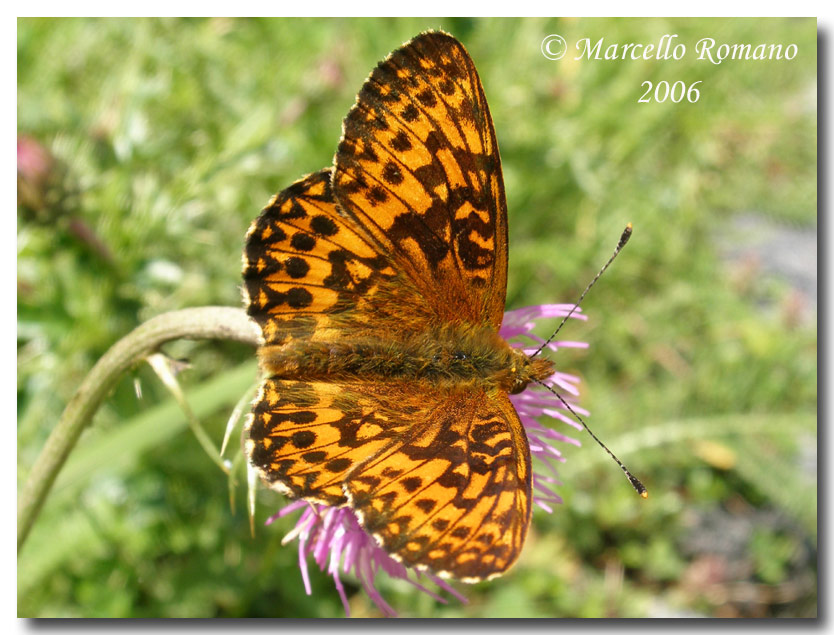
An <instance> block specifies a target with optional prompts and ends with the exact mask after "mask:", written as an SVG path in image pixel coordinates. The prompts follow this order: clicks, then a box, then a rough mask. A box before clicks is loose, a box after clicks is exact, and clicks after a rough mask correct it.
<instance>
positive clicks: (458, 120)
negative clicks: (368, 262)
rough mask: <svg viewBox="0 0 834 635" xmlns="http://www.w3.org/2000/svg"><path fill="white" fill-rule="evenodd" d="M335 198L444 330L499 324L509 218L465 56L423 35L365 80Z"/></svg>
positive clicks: (488, 125) (343, 146)
mask: <svg viewBox="0 0 834 635" xmlns="http://www.w3.org/2000/svg"><path fill="white" fill-rule="evenodd" d="M335 166H336V171H335V173H334V190H335V195H336V199H337V200H338V201H339V204H340V205H341V206H342V207H343V208H344V209H345V211H346V212H347V213H348V214H350V215H352V216H353V217H354V218H355V219H356V220H357V222H358V223H359V224H361V225H362V226H363V227H365V228H366V229H367V230H368V231H369V232H370V234H371V235H372V236H373V238H374V239H376V241H377V242H378V243H379V244H380V245H381V246H382V248H383V249H384V250H385V251H387V252H388V253H390V254H391V255H392V257H393V258H394V259H395V260H397V262H398V263H399V264H400V266H401V268H402V269H403V271H405V272H406V273H407V274H408V276H409V277H410V278H411V279H412V280H413V281H414V283H415V285H416V286H417V287H418V288H419V289H420V291H421V292H422V293H423V295H425V296H426V297H427V298H430V300H431V303H432V305H433V306H434V308H435V309H436V311H437V313H438V315H439V316H440V317H441V318H443V319H446V320H460V319H464V320H467V321H469V322H472V323H482V322H487V323H489V324H492V325H494V326H495V327H496V328H497V327H498V326H500V324H501V319H502V316H503V312H504V301H505V296H506V287H507V212H506V202H505V198H504V186H503V181H502V175H501V163H500V159H499V156H498V144H497V142H496V140H495V132H494V130H493V127H492V120H491V118H490V115H489V109H488V107H487V104H486V99H485V98H484V95H483V90H482V88H481V82H480V80H479V78H478V74H477V72H476V70H475V66H474V64H473V63H472V60H471V59H470V58H469V55H468V54H467V53H466V50H465V49H464V48H463V46H462V45H461V44H460V42H458V41H457V40H455V39H454V38H452V37H451V36H449V35H446V34H444V33H426V34H423V35H421V36H418V37H417V38H415V39H414V40H412V41H411V42H410V43H409V44H407V45H405V46H404V47H402V48H401V49H399V50H397V51H394V52H393V53H392V54H391V55H390V56H389V57H388V58H387V59H386V60H385V61H383V62H382V63H380V65H379V66H378V67H377V68H376V69H375V70H374V71H373V72H372V73H371V76H370V77H369V78H368V80H367V81H366V82H365V85H364V86H363V88H362V90H361V92H360V93H359V95H358V97H357V102H356V105H355V106H354V107H353V109H352V110H351V111H350V113H349V114H348V116H347V118H346V119H345V122H344V132H343V136H342V141H341V143H340V144H339V149H338V151H337V153H336V159H335Z"/></svg>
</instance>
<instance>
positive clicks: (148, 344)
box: [17, 307, 260, 552]
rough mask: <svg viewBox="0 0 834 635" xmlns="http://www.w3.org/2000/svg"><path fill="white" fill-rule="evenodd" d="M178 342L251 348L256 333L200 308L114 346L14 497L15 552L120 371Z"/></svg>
mask: <svg viewBox="0 0 834 635" xmlns="http://www.w3.org/2000/svg"><path fill="white" fill-rule="evenodd" d="M181 338H185V339H224V340H234V341H238V342H243V343H245V344H251V345H252V346H257V345H258V343H259V341H260V332H259V330H258V328H257V326H256V325H255V324H254V323H253V322H251V321H250V320H249V318H248V317H247V316H246V313H245V312H244V311H243V310H242V309H233V308H230V307H200V308H195V309H183V310H182V311H172V312H170V313H164V314H162V315H158V316H156V317H155V318H152V319H150V320H148V321H147V322H145V323H144V324H142V325H140V326H139V327H137V328H136V329H134V330H133V331H132V332H131V333H130V334H128V335H126V336H125V337H123V338H122V339H121V340H119V341H118V342H116V343H115V344H114V345H113V346H112V347H111V348H110V350H108V351H107V352H106V353H105V354H104V356H103V357H102V358H101V359H100V360H99V361H98V362H97V363H96V365H95V366H93V369H92V370H91V371H90V373H89V374H88V375H87V377H86V378H85V379H84V381H83V382H82V384H81V386H80V387H79V388H78V391H77V392H76V393H75V395H74V396H73V398H72V399H71V400H70V402H69V403H68V404H67V407H66V408H65V409H64V412H63V413H62V414H61V418H60V419H59V420H58V425H57V426H55V429H54V430H53V431H52V434H50V435H49V438H48V439H47V440H46V444H45V445H44V447H43V450H41V453H40V455H39V456H38V458H37V460H36V461H35V464H34V466H33V467H32V471H31V472H30V474H29V478H28V479H27V481H26V483H25V485H24V486H23V489H22V490H21V492H20V494H19V496H18V499H17V550H18V552H19V551H20V549H21V547H22V546H23V544H24V542H25V541H26V537H27V536H28V535H29V531H30V530H31V529H32V525H34V523H35V519H37V517H38V514H39V513H40V510H41V508H42V507H43V503H44V501H45V500H46V497H47V495H48V494H49V491H50V489H51V488H52V485H53V483H54V482H55V478H56V477H57V476H58V472H60V471H61V468H62V467H63V465H64V462H65V461H66V460H67V457H68V456H69V454H70V452H71V451H72V449H73V447H74V446H75V443H76V441H78V437H79V436H80V435H81V432H82V431H83V430H84V428H85V427H86V426H87V424H88V423H89V422H90V421H91V420H92V418H93V415H94V414H95V412H96V411H97V410H98V408H99V406H100V405H101V403H102V401H104V398H105V397H106V396H107V395H108V393H109V392H110V390H111V389H112V388H113V386H114V385H115V384H116V381H117V380H118V379H119V377H120V376H121V375H122V373H124V372H125V371H126V370H128V369H129V368H130V367H132V366H133V365H134V364H136V363H137V362H141V361H142V360H143V359H144V358H145V357H147V356H148V355H150V354H151V353H154V352H155V351H156V350H157V349H158V348H159V347H160V346H161V345H162V344H164V343H165V342H168V341H170V340H175V339H181Z"/></svg>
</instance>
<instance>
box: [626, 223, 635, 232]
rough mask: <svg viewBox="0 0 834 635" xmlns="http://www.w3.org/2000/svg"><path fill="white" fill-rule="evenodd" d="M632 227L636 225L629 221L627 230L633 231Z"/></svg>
mask: <svg viewBox="0 0 834 635" xmlns="http://www.w3.org/2000/svg"><path fill="white" fill-rule="evenodd" d="M632 229H634V225H632V224H631V223H628V224H627V225H626V230H627V231H631V230H632Z"/></svg>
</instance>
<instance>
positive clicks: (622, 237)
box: [530, 223, 631, 447]
mask: <svg viewBox="0 0 834 635" xmlns="http://www.w3.org/2000/svg"><path fill="white" fill-rule="evenodd" d="M629 238H631V223H629V224H628V225H626V228H625V229H624V230H623V233H622V235H620V242H618V243H617V247H616V248H615V249H614V253H613V254H611V257H610V258H609V259H608V262H606V263H605V264H604V265H603V266H602V269H600V270H599V273H598V274H597V275H595V276H594V279H593V280H591V282H590V284H588V286H587V287H585V290H584V291H583V292H582V295H580V296H579V300H577V301H576V304H574V305H573V308H572V309H571V310H570V312H569V313H568V314H567V315H566V316H565V317H564V318H562V322H561V323H560V324H559V326H558V327H557V328H556V330H555V331H553V335H551V336H550V337H548V338H547V341H545V343H544V344H542V345H541V346H539V347H538V348H537V349H536V352H535V353H533V354H532V355H530V357H531V358H533V357H535V356H536V355H538V354H539V353H541V352H542V351H543V350H544V349H545V348H546V347H547V345H548V344H550V342H552V341H553V338H554V337H556V335H558V333H559V331H561V330H562V327H563V326H564V325H565V322H567V321H568V319H569V318H570V316H571V315H573V312H574V311H576V309H578V308H579V305H580V304H582V300H584V299H585V295H586V294H587V293H588V291H590V290H591V287H593V286H594V284H596V281H597V280H599V279H600V276H602V274H603V273H605V270H606V269H608V265H610V264H611V263H612V262H614V258H616V257H617V254H619V253H620V251H621V250H622V248H623V247H625V244H626V243H627V242H628V239H629ZM588 432H590V430H588ZM591 436H593V435H591ZM603 447H605V446H603Z"/></svg>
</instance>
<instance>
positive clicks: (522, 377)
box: [507, 349, 556, 395]
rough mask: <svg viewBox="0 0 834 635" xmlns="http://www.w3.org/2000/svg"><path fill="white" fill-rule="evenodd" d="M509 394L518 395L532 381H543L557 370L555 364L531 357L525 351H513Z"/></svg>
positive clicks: (547, 360) (541, 358) (542, 358)
mask: <svg viewBox="0 0 834 635" xmlns="http://www.w3.org/2000/svg"><path fill="white" fill-rule="evenodd" d="M512 353H513V359H512V363H511V364H510V369H509V370H510V376H509V382H508V383H509V386H508V388H507V392H509V393H510V394H511V395H516V394H518V393H520V392H522V391H523V390H524V389H525V388H527V384H529V383H530V382H531V381H536V380H538V381H541V380H543V379H547V378H548V377H550V376H551V375H552V374H553V372H554V371H555V370H556V369H555V367H554V365H553V362H551V361H550V360H549V359H545V358H544V357H530V356H529V355H527V354H526V353H525V352H524V351H521V350H518V349H513V351H512Z"/></svg>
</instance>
